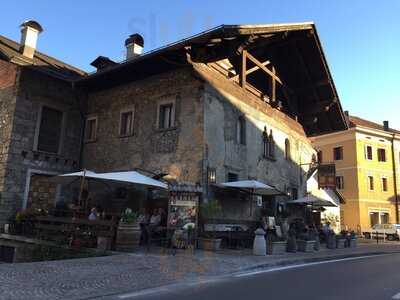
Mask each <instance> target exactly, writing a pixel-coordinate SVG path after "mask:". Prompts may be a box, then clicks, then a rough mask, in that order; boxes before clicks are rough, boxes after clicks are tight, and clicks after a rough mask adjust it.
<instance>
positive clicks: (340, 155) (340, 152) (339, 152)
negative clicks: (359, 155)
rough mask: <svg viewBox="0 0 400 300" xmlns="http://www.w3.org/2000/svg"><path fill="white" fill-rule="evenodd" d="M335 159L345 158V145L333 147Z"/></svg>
mask: <svg viewBox="0 0 400 300" xmlns="http://www.w3.org/2000/svg"><path fill="white" fill-rule="evenodd" d="M333 159H334V160H342V159H343V147H336V148H333Z"/></svg>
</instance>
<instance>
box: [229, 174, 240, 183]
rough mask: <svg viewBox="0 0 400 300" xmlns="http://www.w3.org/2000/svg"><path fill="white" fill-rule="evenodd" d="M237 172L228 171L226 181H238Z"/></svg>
mask: <svg viewBox="0 0 400 300" xmlns="http://www.w3.org/2000/svg"><path fill="white" fill-rule="evenodd" d="M238 178H239V176H238V174H236V173H232V172H229V173H228V182H233V181H238Z"/></svg>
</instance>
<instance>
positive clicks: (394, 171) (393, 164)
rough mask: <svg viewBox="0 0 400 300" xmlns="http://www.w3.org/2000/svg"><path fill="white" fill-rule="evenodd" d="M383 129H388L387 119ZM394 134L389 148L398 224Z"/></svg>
mask: <svg viewBox="0 0 400 300" xmlns="http://www.w3.org/2000/svg"><path fill="white" fill-rule="evenodd" d="M383 129H384V130H385V131H390V130H389V122H388V121H383ZM395 135H396V134H395V133H392V140H391V148H392V167H393V191H394V201H395V207H396V224H399V197H398V195H397V176H396V158H395V152H394V138H395Z"/></svg>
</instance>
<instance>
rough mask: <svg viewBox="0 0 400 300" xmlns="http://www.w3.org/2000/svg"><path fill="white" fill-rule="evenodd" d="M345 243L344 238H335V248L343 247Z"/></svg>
mask: <svg viewBox="0 0 400 300" xmlns="http://www.w3.org/2000/svg"><path fill="white" fill-rule="evenodd" d="M345 243H346V239H342V238H338V239H337V240H336V248H338V249H343V248H344V246H345Z"/></svg>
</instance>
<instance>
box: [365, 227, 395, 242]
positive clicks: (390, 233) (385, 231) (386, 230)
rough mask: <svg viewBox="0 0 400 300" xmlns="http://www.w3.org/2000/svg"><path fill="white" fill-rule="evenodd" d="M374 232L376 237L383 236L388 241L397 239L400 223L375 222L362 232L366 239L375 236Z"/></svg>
mask: <svg viewBox="0 0 400 300" xmlns="http://www.w3.org/2000/svg"><path fill="white" fill-rule="evenodd" d="M376 234H378V238H383V237H384V236H385V238H386V239H387V240H389V241H394V240H399V239H400V224H375V225H374V226H372V228H371V229H369V230H367V231H364V232H363V236H364V237H365V238H366V239H371V238H376Z"/></svg>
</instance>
